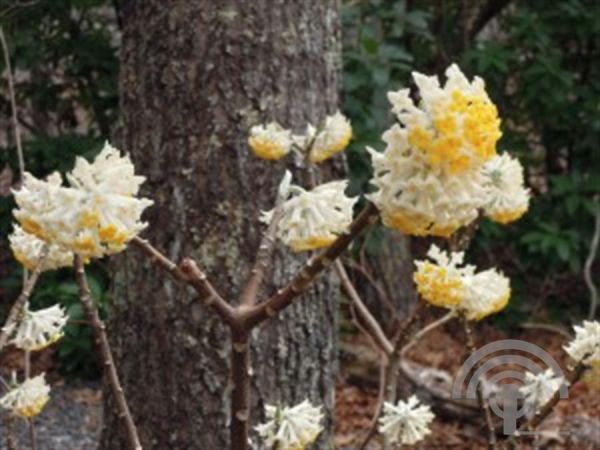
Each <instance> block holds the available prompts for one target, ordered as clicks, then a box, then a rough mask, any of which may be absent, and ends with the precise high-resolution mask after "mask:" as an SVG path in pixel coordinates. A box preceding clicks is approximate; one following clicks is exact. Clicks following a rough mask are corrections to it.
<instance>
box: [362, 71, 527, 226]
mask: <svg viewBox="0 0 600 450" xmlns="http://www.w3.org/2000/svg"><path fill="white" fill-rule="evenodd" d="M446 76H447V81H446V83H445V84H444V86H441V85H440V82H439V80H438V78H437V77H435V76H434V77H428V76H425V75H422V74H420V73H414V74H413V78H414V80H415V84H416V85H417V87H418V89H419V97H420V102H419V103H418V104H417V105H416V104H415V103H414V102H413V100H412V99H411V97H410V95H409V90H408V89H402V90H400V91H397V92H390V93H389V94H388V97H389V99H390V102H391V103H392V107H393V108H392V109H393V112H394V113H395V114H396V116H397V118H398V121H399V122H400V124H396V125H394V126H393V127H392V128H390V129H389V130H388V131H387V132H386V133H385V134H384V135H383V140H384V141H385V143H386V144H387V145H386V148H385V151H384V152H383V153H379V152H376V151H374V150H372V149H368V150H369V152H370V153H371V158H372V161H373V168H374V176H373V179H372V183H373V184H374V185H375V186H376V187H377V188H378V189H377V191H376V192H374V193H373V194H371V195H370V196H369V198H370V200H371V201H373V203H375V205H376V206H377V207H378V209H379V210H380V212H381V216H382V220H383V223H384V224H385V225H386V226H389V227H391V228H394V229H396V230H399V231H401V232H402V233H405V234H409V235H415V236H428V235H433V236H440V237H449V236H450V235H451V234H452V233H454V232H455V231H456V230H458V229H459V228H460V227H463V226H466V225H468V224H469V223H471V222H472V221H473V220H475V219H476V218H477V216H478V215H479V211H480V210H483V209H486V213H487V212H488V211H489V214H490V215H491V216H492V217H494V218H496V219H498V220H499V221H500V220H502V221H504V222H506V221H509V220H510V219H513V218H515V217H517V215H520V214H522V213H524V212H525V210H526V209H527V205H528V193H527V190H526V189H525V188H524V187H523V180H522V171H521V183H520V190H519V189H517V188H515V187H514V186H513V185H511V181H509V182H508V183H503V184H502V185H498V184H494V183H492V182H491V180H490V177H489V176H488V174H489V173H490V172H494V173H496V172H498V171H500V176H501V177H503V178H505V179H506V180H507V181H508V180H514V179H515V177H516V176H517V175H518V174H517V173H516V172H515V167H514V163H513V162H510V163H509V164H506V161H505V159H504V158H503V159H502V161H501V162H502V163H501V164H498V163H497V162H495V161H496V158H495V155H496V143H497V141H498V139H499V138H500V137H501V135H502V133H501V132H500V119H499V118H498V111H497V109H496V107H495V105H494V104H493V103H492V102H491V101H490V99H489V97H488V95H487V93H486V91H485V85H484V83H483V80H481V79H480V78H478V77H475V79H474V80H473V81H472V82H470V81H469V80H468V79H467V78H466V77H465V76H464V75H463V73H462V72H461V71H460V69H459V68H458V66H456V65H452V66H450V67H449V68H448V69H447V70H446ZM511 161H512V160H511ZM516 164H518V162H517V163H516ZM505 172H506V173H505ZM496 178H498V176H497V175H495V178H494V179H496ZM515 194H518V197H517V198H516V199H514V200H513V201H512V203H511V202H510V201H509V200H508V199H510V198H512V197H514V196H515ZM515 205H518V207H519V208H520V209H519V211H518V214H517V211H516V210H515V209H514V208H513V209H511V208H510V207H513V206H515Z"/></svg>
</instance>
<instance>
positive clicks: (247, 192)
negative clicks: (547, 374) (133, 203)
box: [102, 0, 339, 450]
mask: <svg viewBox="0 0 600 450" xmlns="http://www.w3.org/2000/svg"><path fill="white" fill-rule="evenodd" d="M338 8H339V5H338V0H308V1H303V2H293V1H289V0H288V1H281V0H279V1H276V0H255V1H251V2H250V1H244V0H235V1H218V2H215V1H212V0H178V1H172V2H164V1H161V0H146V1H141V0H140V1H128V2H123V4H122V9H121V11H120V15H121V17H122V23H123V44H122V55H121V58H122V73H121V110H122V113H121V114H122V117H121V124H120V129H119V132H118V135H119V141H120V142H119V143H120V145H121V147H122V148H123V149H126V150H127V151H129V152H131V155H132V158H133V160H134V162H135V164H136V167H137V168H138V170H139V171H140V172H141V173H142V174H144V175H145V176H147V177H148V181H147V182H146V184H145V188H144V189H145V194H146V195H148V196H151V197H152V198H153V199H154V201H155V205H154V206H153V207H152V208H151V210H150V212H149V214H148V216H147V220H148V221H149V222H150V224H151V226H150V227H149V229H148V230H147V231H146V232H145V233H144V237H146V238H148V239H149V240H150V241H151V242H152V243H153V244H154V245H155V246H156V247H157V248H159V249H161V250H162V251H164V252H165V253H166V254H167V255H168V256H169V257H170V258H171V259H174V260H178V259H180V257H181V256H183V255H188V256H191V257H193V258H194V259H196V261H198V263H199V264H201V265H202V267H203V269H204V270H205V272H206V273H207V274H208V275H209V277H210V279H211V281H213V284H215V285H216V286H218V288H219V289H220V291H221V292H222V293H223V295H225V296H226V297H227V298H235V297H236V296H237V295H238V294H239V289H240V288H241V285H242V283H243V281H244V280H245V279H246V277H247V276H248V272H249V270H250V268H251V265H252V261H253V257H254V255H255V251H256V247H257V246H258V243H259V241H260V232H261V230H263V229H264V227H259V226H258V223H257V218H258V215H259V211H260V210H265V209H269V208H271V207H272V202H273V200H274V194H275V190H276V185H277V184H278V182H279V180H280V179H281V176H282V174H283V164H282V163H270V162H265V161H260V160H257V159H256V158H254V157H253V156H252V155H250V154H249V151H248V147H247V144H246V136H247V132H248V129H249V128H250V127H251V126H252V125H255V124H257V123H260V122H263V121H266V120H270V119H274V118H276V119H277V120H278V121H280V122H281V123H282V124H283V125H285V126H290V127H293V128H294V129H295V130H296V131H300V130H301V128H303V127H304V125H305V124H306V122H307V121H312V122H313V123H314V122H316V121H317V120H318V119H322V118H323V117H324V115H325V114H326V113H328V112H332V111H334V110H335V109H336V104H337V92H336V85H337V77H338V73H337V72H338V68H339V22H338V19H339V18H338ZM274 258H275V259H274V264H273V270H272V275H273V280H275V281H274V282H271V283H267V285H266V287H265V289H264V290H263V291H262V292H264V293H265V294H271V293H273V292H274V290H275V289H276V288H277V287H278V286H279V285H280V284H281V283H283V282H284V281H285V280H288V279H289V278H290V276H291V275H292V274H293V273H294V272H295V270H297V269H298V267H299V266H300V263H301V260H302V258H299V257H293V256H291V255H289V254H287V252H285V251H283V250H282V249H278V250H277V251H276V253H275V257H274ZM193 297H194V294H193V292H191V291H190V290H189V289H185V288H182V287H181V286H180V285H177V284H176V283H175V282H174V281H171V280H170V279H168V278H167V277H166V276H165V275H164V274H163V273H160V272H159V270H158V269H157V268H155V267H152V266H151V265H150V264H149V263H148V262H147V261H145V260H143V259H142V258H141V255H140V254H139V253H138V252H137V251H136V250H135V249H130V250H128V251H127V252H126V253H125V254H124V255H122V256H121V257H120V258H119V259H118V260H117V263H116V270H115V288H114V293H113V303H112V304H113V309H112V314H111V320H110V322H109V335H110V336H111V337H112V342H113V344H114V346H115V358H116V360H117V364H118V367H119V370H120V373H121V377H122V381H123V387H124V389H125V392H126V394H127V397H128V400H129V402H130V406H131V409H132V412H133V416H134V419H135V421H136V424H137V425H138V427H139V431H140V438H141V440H142V444H143V445H144V448H145V449H160V450H163V449H166V448H172V449H192V448H197V449H211V450H217V449H218V450H221V449H226V448H227V445H228V430H227V425H228V421H229V418H228V414H229V391H230V388H231V384H230V381H229V380H228V376H227V373H228V371H227V368H228V365H229V336H228V333H227V330H226V328H225V327H224V326H223V325H222V324H221V323H220V322H219V320H218V318H217V317H216V316H215V315H214V314H212V313H211V312H210V311H207V310H205V309H204V308H203V307H202V305H201V304H199V302H196V303H193V304H192V303H191V300H192V299H193ZM337 297H338V289H337V287H336V286H335V284H334V283H332V282H331V281H330V280H329V277H324V278H323V279H322V281H321V282H320V283H318V284H317V285H315V286H314V287H312V288H311V289H310V290H309V291H308V292H307V293H306V294H305V295H304V298H303V299H302V300H301V301H299V302H297V304H295V305H294V306H292V307H291V308H290V309H289V310H287V311H286V312H285V313H284V314H283V315H281V316H280V317H278V318H276V319H274V320H272V321H270V322H268V323H266V324H265V325H263V326H261V328H260V330H258V331H259V332H254V333H253V334H252V336H251V345H252V348H253V352H252V363H251V364H252V370H253V380H252V404H253V405H254V408H253V413H252V417H251V419H250V420H251V423H252V425H254V424H256V423H258V422H259V421H260V420H262V418H263V405H264V403H275V402H277V401H282V402H285V403H296V402H299V401H301V400H303V399H304V398H307V397H308V398H310V399H311V400H312V401H313V402H315V403H323V404H324V405H325V406H326V409H327V410H328V411H331V410H332V406H333V393H334V389H333V382H334V373H335V369H336V367H335V363H334V361H335V359H336V358H335V345H334V344H335V343H334V338H335V329H336V327H335V320H336V319H335V317H336V301H337ZM106 406H107V407H106V423H105V431H104V433H103V443H102V446H103V448H104V449H110V450H115V449H122V448H125V445H124V439H123V437H124V435H123V433H122V430H121V429H120V427H119V423H118V421H117V419H116V417H115V415H114V410H113V408H112V400H111V399H110V398H109V399H108V400H107V405H106ZM329 417H331V416H329ZM329 438H330V435H329V433H327V432H326V433H324V434H323V436H322V437H321V439H320V441H319V442H320V444H319V446H317V447H316V448H320V449H325V448H328V447H327V444H326V442H327V441H328V439H329ZM255 442H256V440H255Z"/></svg>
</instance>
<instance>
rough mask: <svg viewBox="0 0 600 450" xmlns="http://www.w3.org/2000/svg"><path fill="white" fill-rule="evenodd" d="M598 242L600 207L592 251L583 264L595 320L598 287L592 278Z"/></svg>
mask: <svg viewBox="0 0 600 450" xmlns="http://www.w3.org/2000/svg"><path fill="white" fill-rule="evenodd" d="M598 243H600V209H599V210H598V211H596V222H595V226H594V236H593V237H592V242H591V244H590V252H589V254H588V257H587V259H586V260H585V265H584V266H583V278H584V279H585V284H586V285H587V287H588V289H589V290H590V312H589V314H588V319H590V320H593V319H594V318H595V317H596V309H597V308H598V289H597V288H596V285H595V284H594V281H593V280H592V266H593V265H594V260H595V259H596V253H597V252H598Z"/></svg>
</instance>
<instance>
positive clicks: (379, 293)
mask: <svg viewBox="0 0 600 450" xmlns="http://www.w3.org/2000/svg"><path fill="white" fill-rule="evenodd" d="M344 264H345V265H346V266H349V268H350V269H352V270H356V271H357V272H358V273H360V274H361V275H362V276H363V277H365V279H366V280H367V282H368V283H369V284H370V285H371V287H372V288H373V289H375V291H376V292H377V296H378V297H379V298H380V299H381V301H382V302H383V303H384V304H385V306H386V307H387V308H388V309H389V310H390V313H391V314H393V315H396V308H395V307H394V305H393V303H392V301H391V300H390V298H389V296H388V295H387V293H386V292H385V290H384V289H383V287H381V285H380V284H379V283H378V282H377V280H375V278H374V277H373V275H372V274H371V273H370V272H369V270H368V269H367V268H365V267H364V266H363V265H362V264H359V263H358V262H357V261H354V260H353V259H351V258H347V259H345V260H344Z"/></svg>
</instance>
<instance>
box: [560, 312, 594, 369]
mask: <svg viewBox="0 0 600 450" xmlns="http://www.w3.org/2000/svg"><path fill="white" fill-rule="evenodd" d="M573 328H574V330H575V338H574V339H573V340H572V341H571V342H569V344H568V345H566V346H565V347H564V349H565V351H566V352H567V353H568V354H569V356H570V357H571V358H573V360H575V361H576V362H578V363H579V362H582V363H584V364H587V365H600V322H598V321H597V320H596V321H591V320H584V321H583V326H577V325H576V326H574V327H573Z"/></svg>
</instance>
